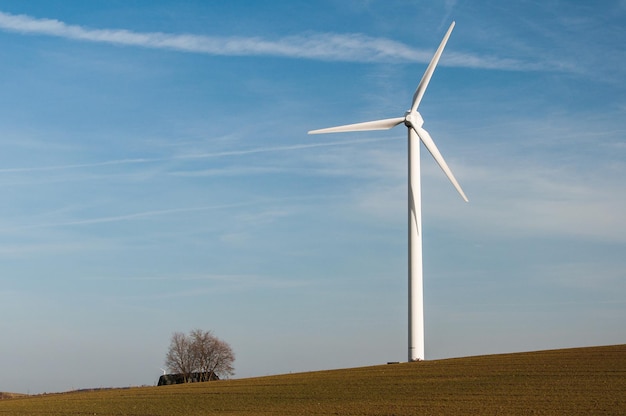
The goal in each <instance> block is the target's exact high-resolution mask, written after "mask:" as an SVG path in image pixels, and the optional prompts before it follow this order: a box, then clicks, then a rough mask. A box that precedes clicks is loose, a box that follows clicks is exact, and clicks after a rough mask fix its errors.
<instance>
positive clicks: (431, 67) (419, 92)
mask: <svg viewBox="0 0 626 416" xmlns="http://www.w3.org/2000/svg"><path fill="white" fill-rule="evenodd" d="M452 29H454V22H452V24H451V25H450V28H449V29H448V32H446V35H445V36H444V37H443V40H442V41H441V44H440V45H439V48H437V51H436V52H435V56H433V59H432V60H431V61H430V64H428V68H426V72H424V76H422V80H421V81H420V83H419V85H418V86H417V89H416V90H415V94H413V105H412V106H411V112H413V111H417V107H419V105H420V102H421V101H422V97H423V96H424V92H425V91H426V88H427V87H428V83H429V82H430V78H431V77H432V76H433V72H435V67H436V66H437V63H438V62H439V58H441V54H442V53H443V48H445V47H446V43H447V42H448V38H449V37H450V34H451V33H452Z"/></svg>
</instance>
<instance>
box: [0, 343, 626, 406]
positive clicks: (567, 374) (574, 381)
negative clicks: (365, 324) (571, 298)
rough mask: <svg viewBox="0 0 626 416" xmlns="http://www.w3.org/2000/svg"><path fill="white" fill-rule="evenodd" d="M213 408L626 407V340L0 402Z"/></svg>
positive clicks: (11, 403) (53, 395)
mask: <svg viewBox="0 0 626 416" xmlns="http://www.w3.org/2000/svg"><path fill="white" fill-rule="evenodd" d="M213 414H217V415H219V414H230V415H417V414H419V415H458V414H468V415H469V414H471V415H529V414H537V415H602V414H605V415H620V414H626V345H618V346H608V347H593V348H577V349H567V350H554V351H540V352H532V353H519V354H504V355H490V356H480V357H468V358H458V359H448V360H437V361H425V362H420V363H404V364H393V365H381V366H376V367H365V368H355V369H347V370H333V371H321V372H312V373H301V374H289V375H281V376H271V377H261V378H251V379H241V380H224V381H217V382H208V383H197V384H187V385H177V386H162V387H137V388H130V389H112V390H102V391H93V392H70V393H62V394H50V395H38V396H28V397H17V398H12V399H5V400H1V401H0V415H11V416H19V415H37V416H43V415H54V416H60V415H64V416H65V415H129V416H130V415H132V416H148V415H155V416H156V415H213Z"/></svg>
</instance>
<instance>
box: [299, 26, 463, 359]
mask: <svg viewBox="0 0 626 416" xmlns="http://www.w3.org/2000/svg"><path fill="white" fill-rule="evenodd" d="M452 29H454V22H452V24H451V25H450V28H449V29H448V31H447V32H446V35H445V36H444V38H443V40H442V41H441V44H440V45H439V48H437V51H436V52H435V56H433V59H432V60H431V61H430V64H429V65H428V68H426V72H425V73H424V76H423V77H422V80H421V81H420V83H419V85H418V86H417V90H415V94H413V103H412V105H411V109H410V110H408V111H407V112H406V113H405V114H404V116H403V117H396V118H389V119H385V120H376V121H368V122H365V123H357V124H349V125H345V126H338V127H330V128H326V129H320V130H311V131H309V134H321V133H340V132H348V131H367V130H388V129H390V128H392V127H395V126H397V125H398V124H401V123H404V125H405V126H406V127H407V129H408V154H409V155H408V159H409V160H408V165H409V172H408V177H409V178H408V201H409V204H408V216H409V218H408V225H409V235H408V240H409V253H408V258H409V264H408V269H409V361H421V360H423V359H424V294H423V275H422V200H421V199H422V197H421V183H420V143H419V142H420V141H421V142H422V143H424V146H426V149H428V151H429V152H430V154H431V155H432V156H433V158H434V159H435V161H436V162H437V164H439V166H440V167H441V169H442V170H443V172H444V173H445V174H446V176H447V177H448V179H450V182H452V185H454V187H455V188H456V190H457V191H458V192H459V194H460V195H461V197H462V198H463V199H464V200H465V202H468V200H467V197H466V196H465V193H464V192H463V190H462V189H461V186H460V185H459V183H458V182H457V180H456V178H455V177H454V175H453V174H452V171H451V170H450V168H449V167H448V164H447V163H446V161H445V160H444V159H443V156H441V153H440V152H439V149H437V146H436V145H435V142H434V141H433V139H432V137H430V134H429V133H428V132H427V131H426V130H424V128H423V127H422V125H423V124H424V119H422V116H421V115H420V113H419V112H418V111H417V108H418V107H419V105H420V102H421V101H422V97H423V96H424V92H425V91H426V88H427V87H428V83H429V82H430V78H431V77H432V75H433V72H434V71H435V67H436V66H437V63H438V62H439V58H440V57H441V53H442V52H443V49H444V48H445V46H446V43H447V42H448V38H449V37H450V34H451V33H452Z"/></svg>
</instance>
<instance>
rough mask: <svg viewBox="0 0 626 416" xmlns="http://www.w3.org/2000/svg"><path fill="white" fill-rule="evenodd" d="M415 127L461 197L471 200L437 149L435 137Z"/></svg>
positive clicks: (466, 200)
mask: <svg viewBox="0 0 626 416" xmlns="http://www.w3.org/2000/svg"><path fill="white" fill-rule="evenodd" d="M413 129H414V130H415V132H416V133H417V135H418V136H419V138H420V139H421V140H422V143H424V146H426V148H427V149H428V151H429V152H430V154H431V155H433V158H434V159H435V160H436V161H437V164H438V165H439V167H440V168H441V170H443V172H444V173H445V174H446V176H447V177H448V179H450V182H452V185H454V187H455V188H456V190H457V191H458V192H459V194H460V195H461V197H462V198H463V199H464V200H465V202H469V201H468V199H467V197H466V196H465V192H463V189H461V185H459V183H458V182H457V180H456V178H455V177H454V175H453V174H452V171H451V170H450V168H449V167H448V164H447V163H446V161H445V160H444V158H443V156H441V153H440V152H439V149H437V145H435V142H434V141H433V138H432V137H430V134H429V133H428V132H427V131H426V130H424V129H423V128H422V127H413Z"/></svg>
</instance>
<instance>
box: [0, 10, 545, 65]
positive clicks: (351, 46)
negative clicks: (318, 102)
mask: <svg viewBox="0 0 626 416" xmlns="http://www.w3.org/2000/svg"><path fill="white" fill-rule="evenodd" d="M0 30H4V31H10V32H17V33H24V34H32V35H46V36H56V37H61V38H66V39H73V40H80V41H88V42H97V43H108V44H115V45H124V46H136V47H143V48H154V49H169V50H177V51H183V52H191V53H201V54H209V55H230V56H278V57H288V58H304V59H318V60H327V61H349V62H353V61H356V62H380V61H386V62H388V61H399V62H422V63H425V62H428V61H429V60H430V58H431V55H432V51H431V50H427V51H424V50H419V49H415V48H412V47H409V46H407V45H405V44H403V43H401V42H398V41H394V40H391V39H386V38H375V37H370V36H366V35H363V34H358V33H351V34H350V33H348V34H337V33H305V34H300V35H294V36H287V37H283V38H279V39H265V38H262V37H258V36H257V37H241V36H202V35H192V34H169V33H163V32H144V33H141V32H133V31H130V30H125V29H92V28H87V27H83V26H79V25H69V24H67V23H65V22H62V21H60V20H56V19H45V18H35V17H31V16H27V15H13V14H9V13H4V12H0ZM442 65H449V66H458V67H470V68H488V69H505V70H532V69H545V68H543V67H542V65H541V64H536V63H533V64H531V63H524V62H519V61H516V60H513V59H500V58H497V57H481V56H475V55H471V54H466V53H454V52H452V53H448V54H447V56H445V57H444V59H443V60H442Z"/></svg>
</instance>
